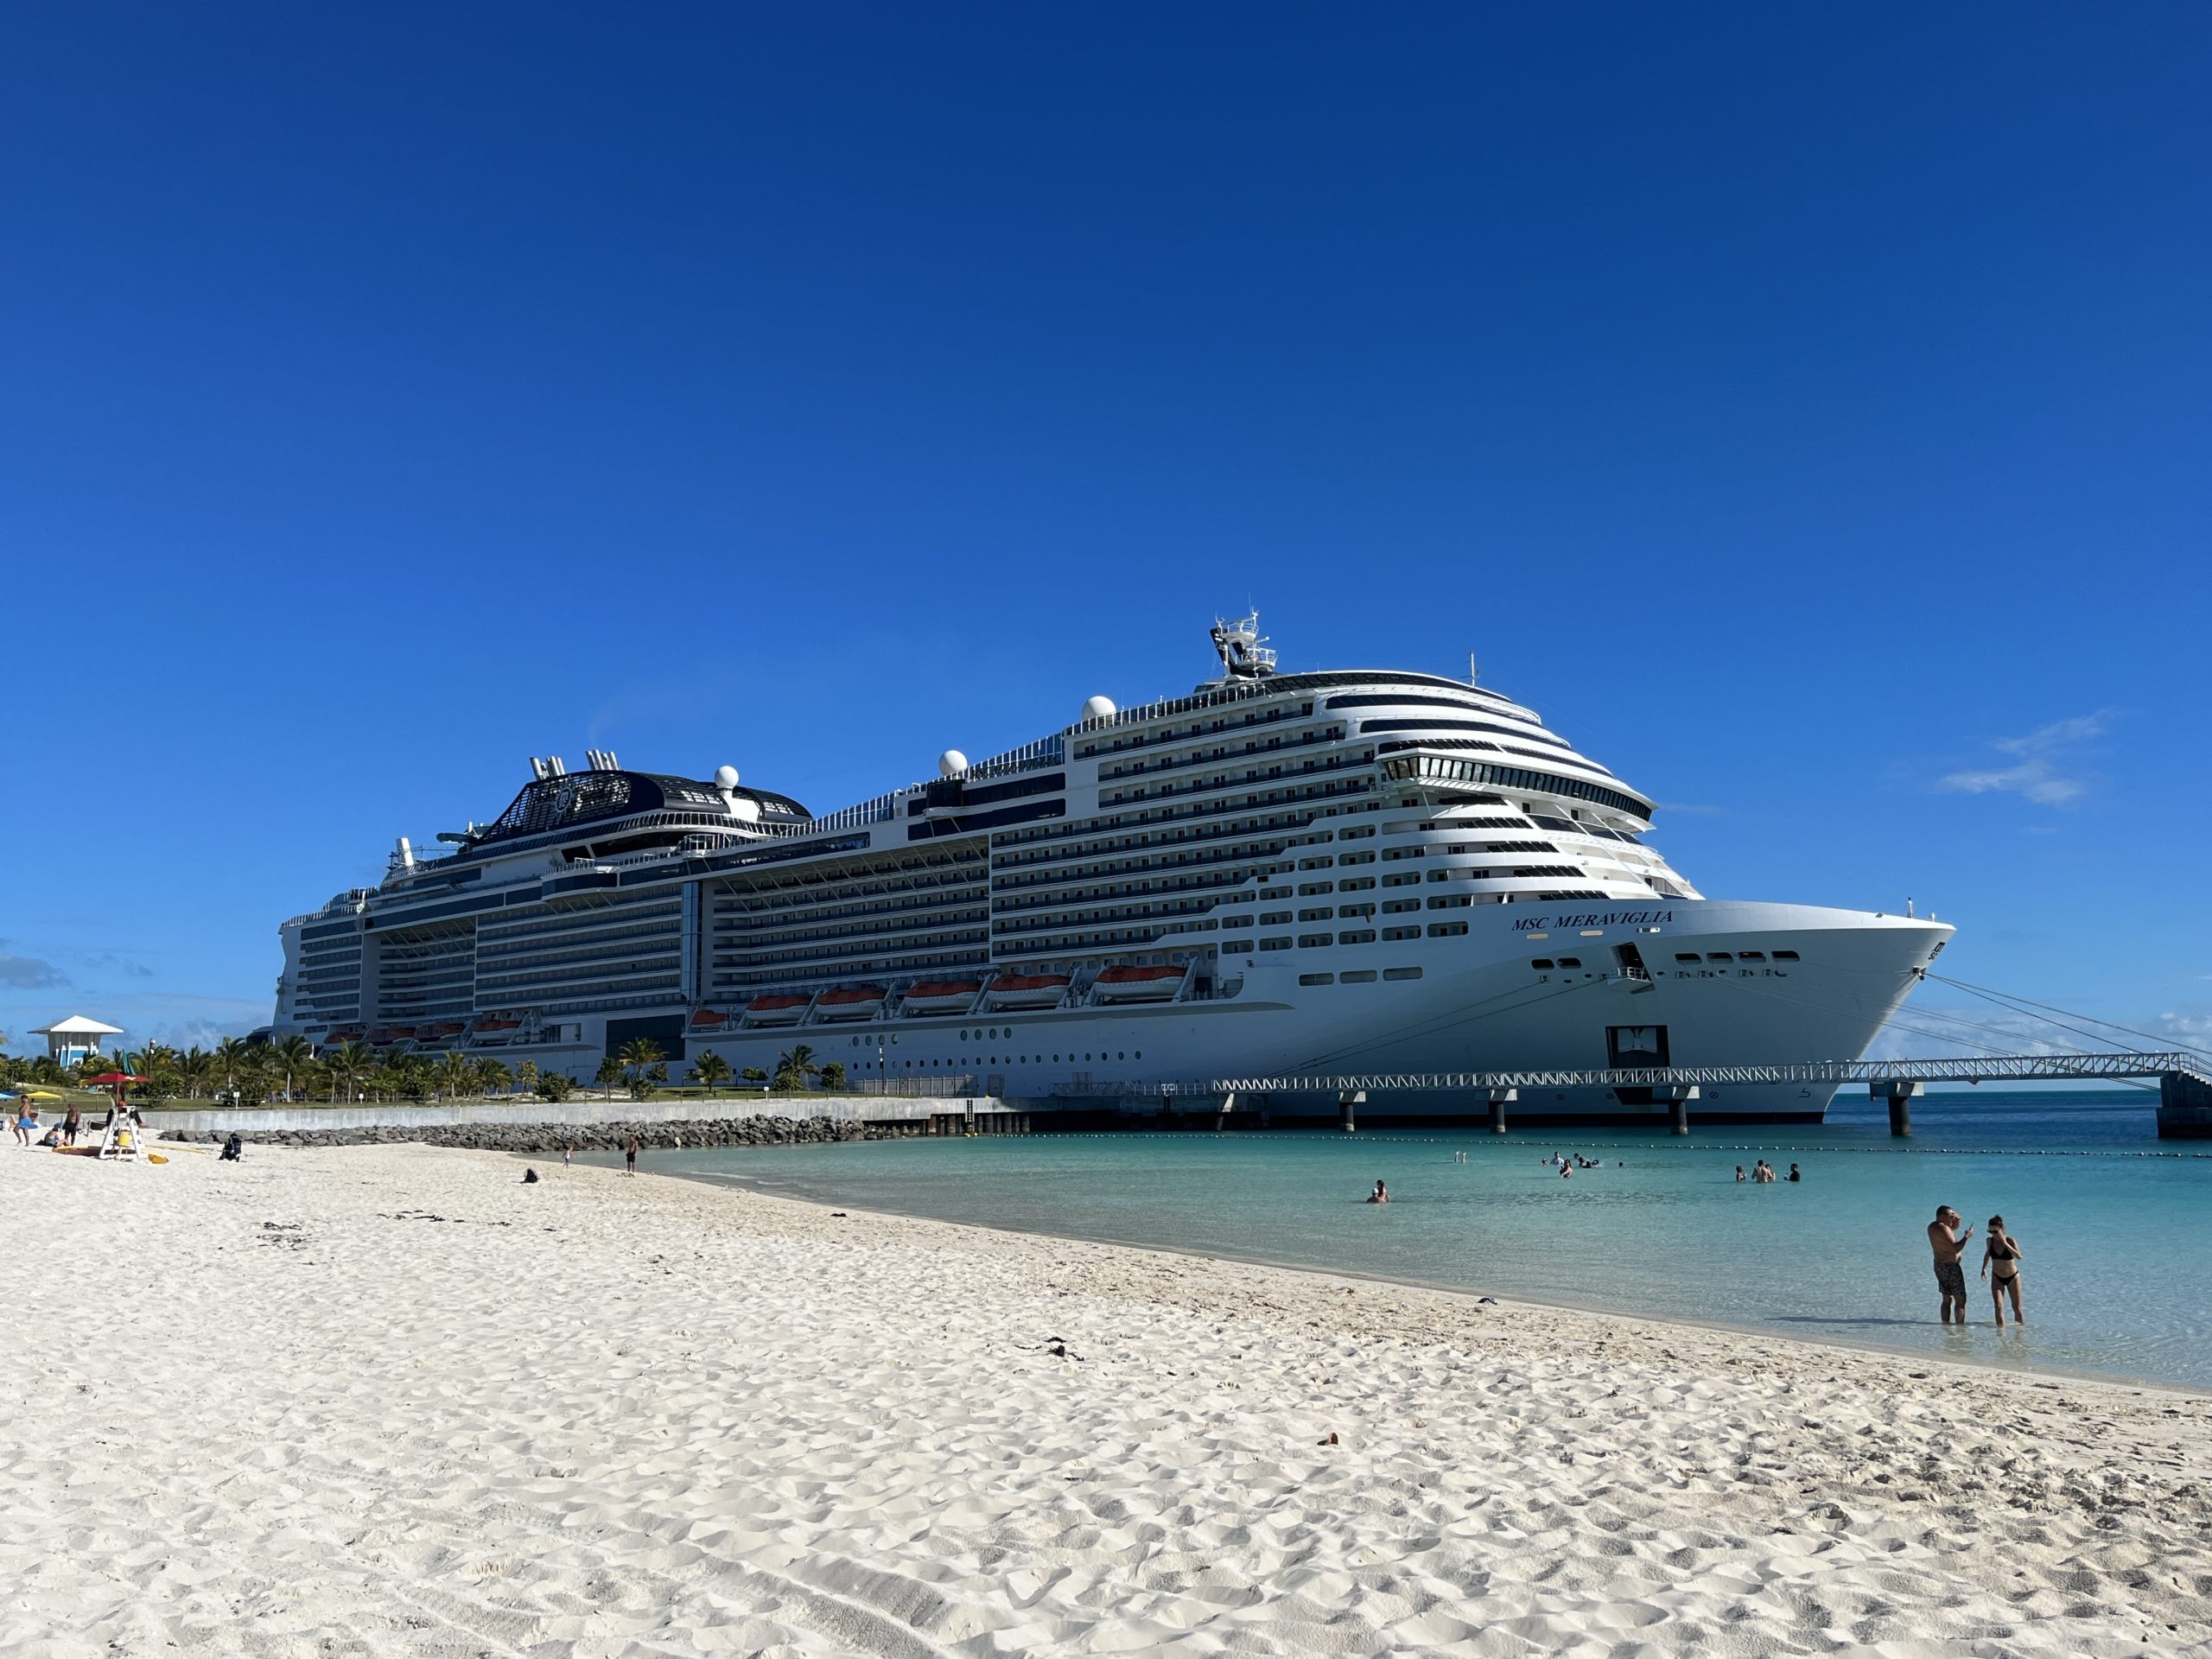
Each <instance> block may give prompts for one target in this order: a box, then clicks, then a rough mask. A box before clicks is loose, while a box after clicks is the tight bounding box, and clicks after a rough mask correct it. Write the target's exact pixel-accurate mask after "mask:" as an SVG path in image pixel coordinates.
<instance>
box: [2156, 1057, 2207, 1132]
mask: <svg viewBox="0 0 2212 1659" xmlns="http://www.w3.org/2000/svg"><path fill="white" fill-rule="evenodd" d="M2158 1134H2159V1136H2160V1137H2161V1138H2162V1139H2171V1140H2180V1141H2204V1140H2212V1083H2208V1082H2206V1081H2205V1080H2204V1079H2203V1078H2202V1077H2190V1076H2188V1075H2186V1074H2184V1073H2179V1072H2169V1073H2167V1074H2166V1075H2165V1076H2164V1077H2161V1078H2159V1079H2158Z"/></svg>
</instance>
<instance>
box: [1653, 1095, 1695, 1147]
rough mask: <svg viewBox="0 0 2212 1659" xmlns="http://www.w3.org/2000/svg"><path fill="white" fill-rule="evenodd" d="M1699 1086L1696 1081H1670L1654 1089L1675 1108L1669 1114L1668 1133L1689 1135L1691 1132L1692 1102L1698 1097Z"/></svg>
mask: <svg viewBox="0 0 2212 1659" xmlns="http://www.w3.org/2000/svg"><path fill="white" fill-rule="evenodd" d="M1697 1087H1698V1086H1697V1084H1694V1083H1670V1084H1660V1085H1659V1086H1658V1087H1657V1088H1656V1089H1655V1090H1652V1092H1653V1093H1654V1094H1655V1095H1656V1096H1658V1097H1659V1098H1660V1099H1662V1100H1663V1101H1666V1102H1667V1103H1669V1105H1670V1106H1671V1107H1672V1108H1673V1109H1672V1110H1671V1111H1670V1112H1669V1114H1668V1124H1667V1133H1668V1134H1669V1135H1688V1133H1689V1132H1690V1102H1692V1101H1694V1100H1695V1099H1696V1098H1697Z"/></svg>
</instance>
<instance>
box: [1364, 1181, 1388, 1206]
mask: <svg viewBox="0 0 2212 1659" xmlns="http://www.w3.org/2000/svg"><path fill="white" fill-rule="evenodd" d="M1367 1201H1368V1202H1369V1203H1370V1204H1388V1203H1389V1202H1390V1189H1389V1187H1387V1186H1385V1185H1383V1183H1382V1182H1381V1181H1379V1180H1378V1181H1377V1182H1376V1183H1375V1190H1374V1191H1373V1192H1370V1193H1369V1194H1368V1195H1367Z"/></svg>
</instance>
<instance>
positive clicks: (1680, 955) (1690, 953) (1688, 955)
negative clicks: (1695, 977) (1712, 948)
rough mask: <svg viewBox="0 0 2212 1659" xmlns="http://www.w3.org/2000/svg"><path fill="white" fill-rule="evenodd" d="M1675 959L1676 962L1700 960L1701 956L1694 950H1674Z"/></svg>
mask: <svg viewBox="0 0 2212 1659" xmlns="http://www.w3.org/2000/svg"><path fill="white" fill-rule="evenodd" d="M1700 960H1701V958H1700V957H1699V956H1698V953H1697V952H1696V951H1694V950H1677V951H1675V961H1676V962H1697V961H1700Z"/></svg>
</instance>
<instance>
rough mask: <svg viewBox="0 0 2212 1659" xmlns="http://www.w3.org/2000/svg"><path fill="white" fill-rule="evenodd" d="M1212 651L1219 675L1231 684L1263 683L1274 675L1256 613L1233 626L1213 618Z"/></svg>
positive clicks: (1273, 658)
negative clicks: (1248, 681)
mask: <svg viewBox="0 0 2212 1659" xmlns="http://www.w3.org/2000/svg"><path fill="white" fill-rule="evenodd" d="M1213 648H1214V654H1215V655H1216V656H1217V657H1219V658H1221V667H1222V671H1223V673H1224V674H1225V675H1226V676H1227V677H1229V678H1230V679H1232V680H1259V679H1265V678H1266V677H1268V675H1270V674H1272V673H1274V671H1275V654H1274V652H1272V651H1269V650H1268V641H1267V637H1266V636H1265V635H1264V634H1262V632H1260V613H1259V612H1257V611H1256V610H1255V611H1253V612H1252V613H1249V615H1246V616H1242V617H1239V618H1238V619H1237V620H1236V621H1234V622H1230V621H1228V620H1224V619H1223V618H1220V617H1216V618H1215V619H1214V624H1213Z"/></svg>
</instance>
